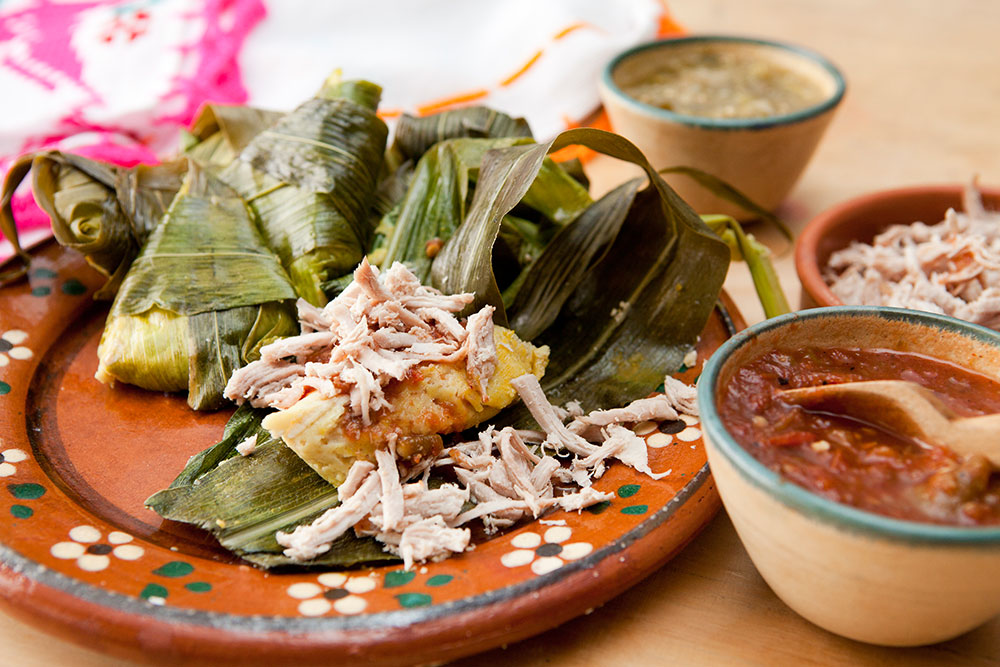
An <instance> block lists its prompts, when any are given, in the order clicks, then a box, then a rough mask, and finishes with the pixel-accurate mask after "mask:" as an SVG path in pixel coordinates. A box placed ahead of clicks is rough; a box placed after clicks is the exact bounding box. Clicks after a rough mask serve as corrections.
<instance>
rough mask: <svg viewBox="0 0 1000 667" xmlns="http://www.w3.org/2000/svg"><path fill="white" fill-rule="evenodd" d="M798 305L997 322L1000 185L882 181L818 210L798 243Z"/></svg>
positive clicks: (999, 321)
mask: <svg viewBox="0 0 1000 667" xmlns="http://www.w3.org/2000/svg"><path fill="white" fill-rule="evenodd" d="M795 266H796V270H797V272H798V275H799V280H800V281H801V282H802V306H803V307H804V308H808V307H811V306H816V305H819V306H839V305H859V306H860V305H866V306H892V307H898V308H909V309H912V310H922V311H927V312H933V313H940V314H944V315H950V316H952V317H957V318H959V319H962V320H966V321H969V322H973V323H975V324H981V325H983V326H987V327H990V328H992V329H996V330H1000V188H986V187H980V185H979V184H978V183H977V182H976V179H973V180H972V181H970V182H969V183H968V184H966V185H932V186H917V187H909V188H900V189H894V190H884V191H880V192H875V193H872V194H868V195H864V196H861V197H857V198H855V199H852V200H850V201H847V202H845V203H843V204H840V205H838V206H835V207H833V208H832V209H830V210H828V211H826V212H824V213H822V214H820V215H819V216H817V217H816V218H814V219H813V220H812V221H811V222H810V223H809V224H808V225H807V226H806V228H805V229H804V230H803V232H802V234H801V235H800V237H799V239H798V241H797V243H796V249H795Z"/></svg>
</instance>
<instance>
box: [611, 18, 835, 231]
mask: <svg viewBox="0 0 1000 667" xmlns="http://www.w3.org/2000/svg"><path fill="white" fill-rule="evenodd" d="M706 44H709V45H711V47H712V48H713V50H715V51H720V52H725V51H729V52H738V53H740V54H749V55H751V56H752V57H754V58H759V59H761V60H764V61H766V62H770V63H774V64H777V65H781V66H784V67H786V68H788V69H790V70H792V71H794V72H798V73H801V74H803V75H804V76H806V77H808V78H809V79H811V80H813V81H816V82H817V83H819V85H820V87H821V89H822V90H823V92H824V98H823V101H822V102H820V103H819V104H816V105H814V106H811V107H807V108H805V109H802V110H801V111H797V112H795V113H791V114H786V115H780V116H770V117H766V118H724V119H717V118H707V117H698V116H689V115H684V114H679V113H675V112H673V111H667V110H665V109H662V108H660V107H657V106H653V105H650V104H645V103H643V102H639V101H638V100H636V99H634V98H632V97H630V96H629V95H628V94H626V93H625V92H624V90H623V87H628V86H629V84H630V83H631V82H636V81H640V80H642V79H644V78H646V77H648V76H649V75H651V74H652V73H653V72H655V71H656V70H657V69H658V68H660V67H662V65H663V63H664V62H669V60H670V59H671V58H673V57H676V55H677V54H678V53H682V52H683V51H684V50H690V49H692V48H703V47H704V45H706ZM844 90H845V84H844V78H843V76H842V75H841V74H840V72H839V71H838V70H837V68H836V67H834V65H833V64H832V63H830V62H829V61H828V60H826V59H825V58H823V57H822V56H820V55H819V54H816V53H813V52H811V51H807V50H805V49H802V48H799V47H797V46H791V45H788V44H782V43H779V42H773V41H768V40H762V39H750V38H746V37H727V36H696V37H681V38H676V39H666V40H661V41H656V42H650V43H646V44H642V45H639V46H636V47H635V48H632V49H630V50H628V51H625V52H624V53H622V54H620V55H619V56H617V57H616V58H614V59H613V60H612V61H611V62H610V63H608V65H607V66H606V67H605V69H604V72H603V75H602V78H601V81H600V94H601V99H602V101H603V103H604V108H605V109H606V110H607V112H608V117H609V119H610V121H611V125H612V126H613V127H614V129H615V131H616V132H618V133H619V134H622V135H624V136H625V137H628V138H629V139H631V140H632V142H634V143H635V144H636V145H637V146H638V147H639V148H640V150H642V152H643V153H644V154H645V155H646V157H648V158H649V161H650V162H651V163H652V164H653V166H654V167H656V168H657V169H662V168H664V167H672V166H690V167H697V168H699V169H702V170H704V171H707V172H709V173H711V174H713V175H715V176H718V177H719V178H722V179H723V180H725V181H726V182H728V183H729V184H731V185H733V186H735V187H736V188H738V189H739V190H742V191H743V192H744V193H745V194H747V195H749V196H750V198H751V199H753V200H754V201H756V202H757V203H758V204H760V205H761V206H763V207H764V208H766V209H768V210H773V209H774V208H776V207H777V206H778V204H780V203H781V201H782V200H783V199H784V198H785V196H786V195H787V194H788V192H789V191H790V190H791V189H792V186H793V185H795V182H796V181H797V180H798V178H799V176H800V175H801V173H802V171H803V169H805V166H806V164H807V163H808V162H809V159H810V157H812V154H813V151H814V150H815V149H816V146H817V145H818V144H819V141H820V139H821V138H822V136H823V133H824V131H825V130H826V127H827V126H828V125H829V123H830V120H831V119H832V118H833V113H834V111H835V110H836V109H837V106H838V105H839V104H840V101H841V100H842V99H843V96H844ZM666 179H667V181H668V182H669V183H670V185H671V186H673V187H674V189H675V190H677V192H678V194H680V195H681V197H683V198H684V199H685V200H686V201H687V202H688V203H689V204H691V206H692V207H693V208H694V209H695V210H696V211H698V212H699V213H727V214H730V215H733V216H735V217H741V216H742V217H745V216H746V215H747V212H746V211H744V210H742V209H740V208H738V207H736V206H734V205H733V204H730V203H729V202H727V201H725V200H722V199H719V198H717V197H715V195H713V194H711V193H710V192H708V191H707V190H705V189H704V188H703V187H701V186H699V185H697V184H696V183H694V181H692V180H691V179H689V178H688V177H686V176H681V175H668V176H666Z"/></svg>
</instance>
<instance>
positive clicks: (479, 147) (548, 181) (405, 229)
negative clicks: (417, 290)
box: [378, 137, 592, 282]
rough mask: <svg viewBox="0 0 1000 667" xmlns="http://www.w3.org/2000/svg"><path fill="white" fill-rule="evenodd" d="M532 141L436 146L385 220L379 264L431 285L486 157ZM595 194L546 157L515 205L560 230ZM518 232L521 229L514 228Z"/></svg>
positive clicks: (470, 141) (452, 142) (443, 143)
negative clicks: (398, 266) (438, 255)
mask: <svg viewBox="0 0 1000 667" xmlns="http://www.w3.org/2000/svg"><path fill="white" fill-rule="evenodd" d="M532 143H533V142H532V140H531V139H526V138H521V137H502V138H492V139H471V138H463V139H450V140H446V141H441V142H438V143H437V144H435V145H434V146H433V147H432V148H431V149H430V150H429V151H427V152H426V153H425V154H424V155H423V157H421V158H420V161H419V162H418V163H417V166H416V168H415V170H414V173H413V176H412V179H411V181H410V186H409V189H408V190H407V192H406V195H405V197H404V198H403V200H402V202H400V204H399V207H398V210H394V211H392V212H390V213H389V214H388V215H387V216H386V218H385V219H383V222H382V224H381V225H380V227H379V230H380V231H381V232H382V233H383V234H385V235H386V237H387V239H388V241H387V244H386V247H385V253H384V254H383V255H381V256H380V257H379V258H378V259H379V260H380V261H381V264H382V265H383V266H390V265H391V264H392V263H393V262H396V261H399V262H402V263H404V264H406V266H407V268H409V269H410V270H411V271H413V272H414V274H415V275H416V276H417V277H418V278H420V279H421V281H424V282H426V281H427V279H428V276H429V274H430V267H431V263H432V262H433V260H434V257H435V252H436V250H437V249H439V248H440V247H441V244H443V243H444V242H446V241H447V240H448V239H450V238H451V237H452V235H453V234H454V233H455V231H456V230H457V229H458V227H459V225H461V224H462V221H463V220H464V219H465V217H466V212H467V208H468V198H469V193H470V191H472V192H475V191H476V190H477V187H476V183H477V181H478V176H479V172H480V167H481V165H482V161H483V157H484V156H485V155H486V153H487V152H488V151H490V150H492V149H494V148H502V147H510V146H520V145H531V144H532ZM591 201H592V200H591V199H590V195H589V194H588V193H587V191H586V190H585V189H584V188H583V186H581V185H580V184H579V183H578V182H577V181H576V180H574V179H573V178H572V177H571V176H570V175H568V174H567V173H566V172H565V171H563V170H562V168H561V167H560V166H559V165H558V164H556V163H555V162H553V161H552V160H550V159H548V158H546V159H544V160H543V161H542V165H541V166H540V167H539V169H538V170H537V173H536V174H535V179H534V180H533V181H532V182H531V183H530V186H529V187H528V189H527V190H526V192H524V193H523V194H522V195H521V197H519V198H518V201H517V202H516V203H523V205H524V207H525V208H526V209H530V210H533V211H535V212H536V213H537V214H538V215H539V216H540V217H541V218H542V219H544V222H542V223H538V224H540V226H541V227H543V228H547V229H555V228H557V227H559V226H563V225H566V224H568V223H569V222H571V221H572V220H574V219H575V218H576V217H577V216H579V215H580V214H581V213H582V212H583V211H584V210H586V208H587V207H588V206H590V204H591ZM512 228H513V229H514V230H515V232H517V233H520V232H519V231H518V230H517V227H516V225H515V226H513V227H512Z"/></svg>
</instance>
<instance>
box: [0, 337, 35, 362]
mask: <svg viewBox="0 0 1000 667" xmlns="http://www.w3.org/2000/svg"><path fill="white" fill-rule="evenodd" d="M26 340H28V334H27V332H24V331H21V330H20V329H9V330H7V331H4V332H3V333H2V334H0V368H3V367H4V366H6V365H7V364H9V363H10V360H11V359H17V360H26V359H31V357H32V356H34V353H33V352H32V351H31V348H29V347H26V346H25V345H22V343H24V342H25V341H26Z"/></svg>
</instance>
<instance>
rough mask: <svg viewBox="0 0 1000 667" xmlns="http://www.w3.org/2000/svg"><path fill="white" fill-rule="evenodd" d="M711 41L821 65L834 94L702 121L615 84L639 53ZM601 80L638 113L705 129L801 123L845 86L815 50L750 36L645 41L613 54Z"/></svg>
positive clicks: (833, 103)
mask: <svg viewBox="0 0 1000 667" xmlns="http://www.w3.org/2000/svg"><path fill="white" fill-rule="evenodd" d="M713 42H728V43H738V44H753V45H759V46H767V47H771V48H775V49H781V50H783V51H788V52H790V53H793V54H795V55H798V56H801V57H803V58H806V59H808V60H811V61H813V62H814V63H816V64H818V65H819V66H821V67H822V68H823V69H824V70H825V71H826V72H827V73H828V74H829V75H830V77H831V78H832V80H833V82H834V92H833V94H832V95H830V97H828V98H827V99H825V100H823V101H822V102H820V103H819V104H815V105H813V106H809V107H806V108H805V109H801V110H799V111H796V112H793V113H789V114H782V115H779V116H766V117H763V118H706V117H704V116H691V115H688V114H681V113H677V112H675V111H668V110H667V109H663V108H661V107H658V106H654V105H652V104H646V103H645V102H640V101H639V100H637V99H635V98H634V97H632V96H630V95H629V94H628V93H626V92H625V91H624V90H622V89H621V88H620V87H619V86H618V84H617V83H615V78H614V72H615V69H617V68H618V66H619V65H620V64H621V63H622V62H624V61H625V60H628V59H629V58H631V57H632V56H634V55H635V54H637V53H642V52H643V51H650V50H655V49H664V48H665V47H666V48H669V47H671V46H679V45H683V44H699V43H705V44H709V43H713ZM601 80H602V81H603V83H604V85H605V86H606V87H607V88H608V89H609V90H611V91H613V92H614V93H615V94H616V95H618V96H619V97H621V99H622V100H624V101H625V103H626V104H628V105H630V106H633V107H636V108H638V109H639V110H641V111H644V112H646V113H650V114H653V115H654V116H660V117H662V118H664V119H666V120H672V121H674V122H677V123H682V124H685V125H694V126H697V127H703V128H706V129H718V130H763V129H767V128H769V127H775V126H777V125H785V124H788V123H795V122H797V121H801V120H805V119H807V118H811V117H813V116H818V115H820V114H821V113H823V112H825V111H828V110H829V109H832V108H834V107H835V106H837V105H838V104H840V101H841V100H842V99H843V97H844V92H845V91H846V90H847V84H846V83H845V81H844V75H843V74H841V73H840V70H839V69H837V67H836V66H835V65H834V64H833V63H831V62H830V61H829V60H827V59H826V58H824V57H823V56H821V55H820V54H818V53H816V52H815V51H810V50H809V49H805V48H802V47H800V46H795V45H792V44H785V43H783V42H775V41H772V40H767V39H757V38H754V37H733V36H727V35H697V36H692V37H673V38H669V39H661V40H658V41H655V42H648V43H645V44H640V45H638V46H635V47H633V48H631V49H629V50H627V51H624V52H622V53H620V54H619V55H617V56H616V57H615V58H614V59H613V60H612V61H611V62H609V63H608V64H607V65H606V66H605V67H604V72H603V74H602V75H601Z"/></svg>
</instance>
